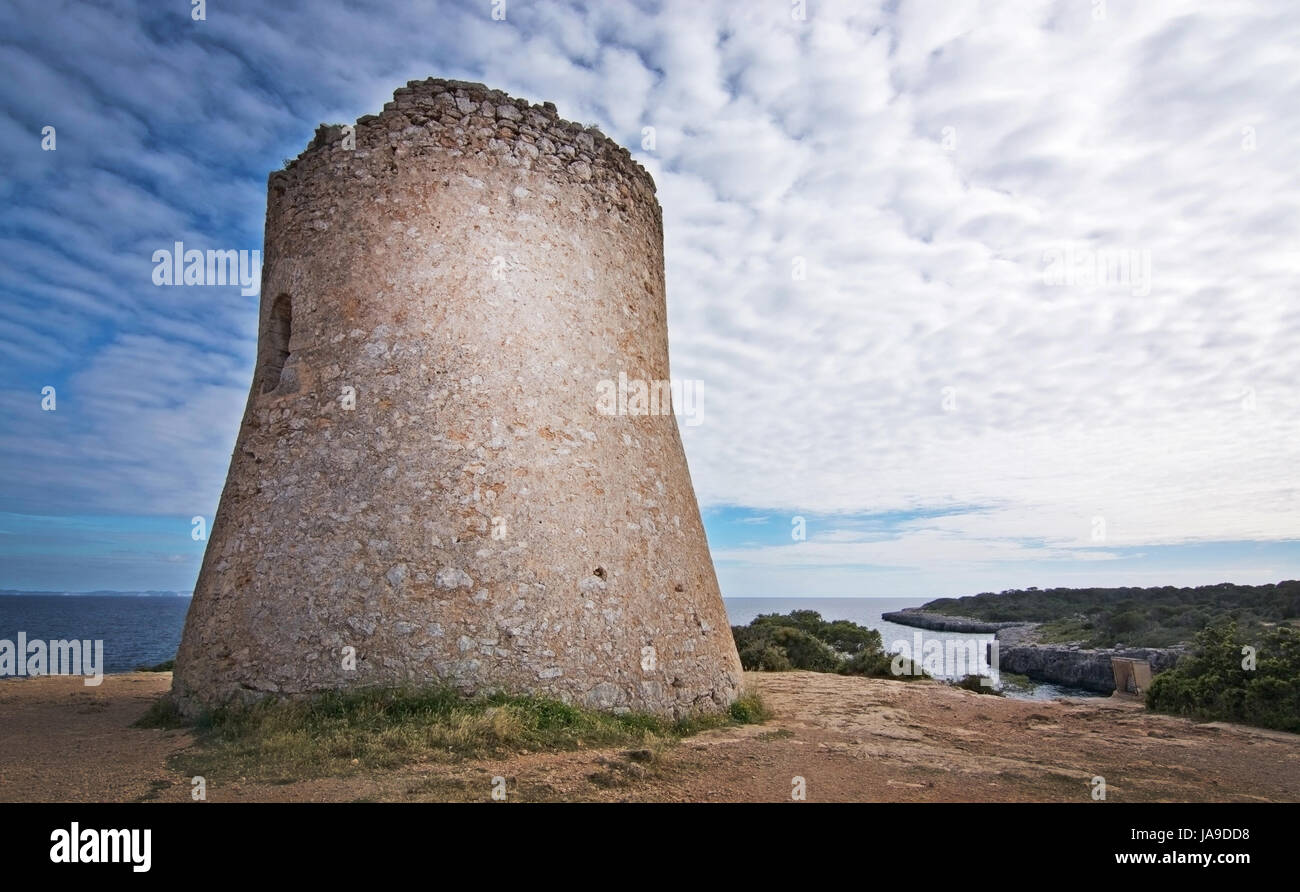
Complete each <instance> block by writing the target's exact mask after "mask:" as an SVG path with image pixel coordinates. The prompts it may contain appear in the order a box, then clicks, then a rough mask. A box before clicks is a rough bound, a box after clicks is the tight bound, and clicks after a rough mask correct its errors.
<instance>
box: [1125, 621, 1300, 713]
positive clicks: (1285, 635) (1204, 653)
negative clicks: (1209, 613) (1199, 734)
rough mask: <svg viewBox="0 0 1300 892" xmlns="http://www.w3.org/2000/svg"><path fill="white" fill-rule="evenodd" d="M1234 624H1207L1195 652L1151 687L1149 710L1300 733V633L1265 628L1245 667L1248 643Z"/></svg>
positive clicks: (1148, 694)
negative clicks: (1249, 664) (1252, 662)
mask: <svg viewBox="0 0 1300 892" xmlns="http://www.w3.org/2000/svg"><path fill="white" fill-rule="evenodd" d="M1248 644H1249V643H1248V642H1247V641H1245V640H1244V636H1242V635H1241V634H1240V633H1239V632H1238V630H1237V625H1236V623H1233V622H1227V623H1218V624H1215V625H1211V626H1207V627H1206V628H1205V629H1203V630H1202V631H1201V632H1200V633H1199V634H1198V635H1197V636H1196V648H1195V650H1194V651H1193V652H1192V653H1190V654H1188V655H1187V656H1185V657H1183V658H1182V659H1181V660H1179V662H1178V665H1177V666H1175V667H1174V668H1173V669H1170V670H1168V671H1166V672H1162V673H1160V674H1159V675H1157V676H1156V677H1155V678H1154V679H1152V681H1151V686H1150V687H1149V688H1148V689H1147V695H1146V703H1147V708H1149V709H1151V710H1154V711H1156V712H1167V713H1173V714H1175V715H1186V716H1192V717H1195V718H1199V719H1209V720H1215V721H1228V722H1241V723H1244V724H1249V725H1258V726H1260V727H1264V728H1276V729H1278V730H1280V731H1292V732H1300V631H1297V630H1295V629H1293V628H1290V627H1288V626H1276V627H1272V628H1269V629H1267V630H1265V631H1264V632H1263V633H1262V634H1261V636H1260V638H1259V639H1258V644H1257V645H1250V646H1255V668H1253V669H1250V668H1247V667H1246V666H1245V665H1243V664H1244V663H1245V662H1246V657H1245V655H1244V654H1243V653H1242V649H1243V648H1244V647H1246V646H1248Z"/></svg>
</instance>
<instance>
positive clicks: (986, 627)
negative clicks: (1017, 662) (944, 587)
mask: <svg viewBox="0 0 1300 892" xmlns="http://www.w3.org/2000/svg"><path fill="white" fill-rule="evenodd" d="M880 618H881V619H883V620H885V621H886V622H891V623H898V624H899V625H900V626H912V627H914V628H917V629H929V630H931V631H932V632H965V633H969V634H979V633H984V632H997V631H999V630H1001V629H1005V628H1008V627H1010V626H1020V625H1024V623H990V622H984V621H983V620H978V619H971V618H970V617H966V616H944V615H943V614H942V613H922V612H921V611H920V610H919V609H918V608H916V607H908V608H906V609H905V610H892V611H890V612H889V613H882V614H881V615H880Z"/></svg>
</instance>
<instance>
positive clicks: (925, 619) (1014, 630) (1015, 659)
mask: <svg viewBox="0 0 1300 892" xmlns="http://www.w3.org/2000/svg"><path fill="white" fill-rule="evenodd" d="M882 619H884V620H886V621H888V622H892V623H898V624H899V625H903V626H912V627H915V628H920V629H929V630H931V631H936V632H965V633H976V634H979V633H990V632H991V633H993V634H994V635H995V636H996V637H997V642H998V669H999V670H1000V671H1002V672H1014V673H1016V674H1017V675H1027V676H1028V677H1029V678H1032V679H1033V680H1035V681H1042V682H1048V683H1051V684H1059V685H1064V686H1066V687H1072V688H1080V689H1082V690H1086V691H1094V692H1096V693H1099V694H1109V693H1112V692H1113V691H1114V690H1115V675H1114V671H1113V670H1112V669H1111V658H1112V657H1129V658H1132V659H1138V660H1146V661H1147V662H1148V663H1150V664H1151V672H1152V673H1153V674H1155V673H1160V672H1163V671H1165V670H1166V669H1169V668H1171V667H1172V666H1173V665H1174V664H1175V663H1176V662H1178V658H1179V656H1181V655H1182V652H1183V650H1182V648H1179V647H1165V648H1161V647H1110V648H1096V649H1091V648H1083V647H1079V646H1078V645H1077V644H1040V643H1038V642H1037V641H1035V640H1034V632H1035V630H1036V629H1037V627H1038V626H1037V624H1036V623H1013V622H1006V623H992V622H984V621H981V620H974V619H969V618H966V617H959V616H944V615H942V614H938V613H923V612H921V611H919V610H917V609H916V608H909V609H907V610H896V611H893V612H890V613H886V614H884V615H883V616H882Z"/></svg>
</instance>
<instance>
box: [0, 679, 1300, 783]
mask: <svg viewBox="0 0 1300 892" xmlns="http://www.w3.org/2000/svg"><path fill="white" fill-rule="evenodd" d="M747 680H748V682H749V683H750V684H751V685H752V686H754V687H755V688H757V689H758V691H759V692H760V693H761V694H762V695H763V698H764V700H765V701H766V702H767V704H768V706H769V707H771V708H772V709H773V710H774V712H775V713H776V716H775V718H773V719H772V720H771V721H769V722H767V723H766V724H763V725H756V726H745V727H738V728H728V729H724V730H721V731H713V732H708V733H706V734H702V735H700V736H698V737H694V738H690V739H688V740H686V741H684V742H683V743H681V744H679V745H677V746H676V747H673V748H670V749H669V750H667V751H666V752H664V753H662V754H660V755H658V756H657V757H655V758H654V759H652V760H649V761H644V759H645V758H646V757H645V755H644V754H640V753H632V754H629V753H626V752H620V751H619V750H578V751H574V752H561V753H554V752H552V753H526V754H518V755H513V756H510V757H506V758H499V759H484V760H477V759H475V760H469V759H466V760H460V761H455V762H446V763H432V764H422V765H411V766H408V767H406V768H404V769H400V770H397V771H388V772H368V773H363V774H359V775H355V776H349V777H340V778H321V779H313V780H304V781H300V782H296V783H290V784H283V783H280V784H268V783H255V782H249V781H244V782H237V783H229V784H209V786H208V790H207V798H208V801H216V802H221V801H263V800H265V801H361V800H364V801H375V800H378V801H396V800H420V801H428V800H462V801H463V800H480V801H481V800H487V799H490V798H491V794H492V789H493V787H492V779H493V777H496V776H501V777H504V778H505V779H506V782H505V789H506V797H507V799H508V800H512V801H565V800H587V801H653V802H694V801H707V802H731V801H767V802H778V801H790V799H791V794H792V791H793V790H794V788H795V785H796V783H797V782H796V780H795V779H796V778H797V777H798V778H803V785H804V789H805V790H806V797H807V800H808V801H823V802H827V801H836V802H843V801H850V802H912V801H1016V802H1021V801H1032V802H1037V801H1077V802H1085V801H1089V800H1091V798H1092V790H1093V784H1092V779H1093V778H1094V777H1096V776H1100V777H1102V778H1104V779H1105V783H1106V798H1107V801H1115V802H1133V801H1151V800H1157V801H1159V800H1163V801H1234V800H1236V801H1272V800H1283V801H1297V800H1300V735H1292V734H1283V733H1280V732H1274V731H1264V730H1259V729H1252V728H1246V727H1242V726H1234V725H1226V724H1220V723H1214V724H1198V723H1195V722H1192V721H1188V720H1186V719H1178V718H1170V717H1167V716H1159V715H1152V714H1149V713H1147V712H1146V711H1145V709H1144V708H1143V707H1142V706H1141V705H1140V704H1138V703H1134V702H1130V701H1123V700H1118V699H1114V698H1112V699H1102V698H1096V699H1082V700H1066V701H1022V700H1009V699H1003V698H998V697H990V696H984V695H980V694H974V693H970V692H967V691H962V690H958V689H955V688H951V687H946V686H943V685H939V684H934V683H915V682H912V683H909V682H897V681H889V680H882V679H865V678H851V677H843V676H836V675H822V674H818V673H811V672H787V673H749V674H748V676H747ZM170 684H171V676H170V675H169V674H165V673H133V674H128V675H113V676H107V677H105V679H104V682H103V684H102V685H100V686H99V687H86V686H84V685H83V684H82V680H81V679H80V678H68V677H51V678H35V679H27V680H22V681H12V682H5V683H0V801H182V800H189V798H190V779H189V778H188V777H182V776H180V775H179V774H177V773H176V772H175V771H173V770H171V769H169V768H168V764H167V760H168V757H169V756H170V755H172V754H173V753H176V752H178V751H179V750H181V749H182V748H184V747H187V746H191V745H192V744H193V739H192V737H191V736H190V735H189V734H188V733H186V732H184V731H158V730H142V729H137V728H132V727H131V724H132V722H134V721H135V720H136V719H137V718H139V716H140V715H141V714H142V713H144V711H145V709H146V708H147V707H148V706H149V704H150V703H151V702H153V700H154V699H156V698H157V697H158V696H159V695H161V694H162V693H163V692H164V691H165V690H166V689H167V688H168V687H169V686H170Z"/></svg>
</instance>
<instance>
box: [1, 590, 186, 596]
mask: <svg viewBox="0 0 1300 892" xmlns="http://www.w3.org/2000/svg"><path fill="white" fill-rule="evenodd" d="M193 594H194V593H193V592H171V591H162V590H151V591H145V592H118V591H110V590H108V589H100V590H98V591H93V592H63V591H58V592H50V591H43V592H41V591H27V590H25V589H16V588H0V598H3V597H19V598H21V597H32V598H189V597H192V596H193Z"/></svg>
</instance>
